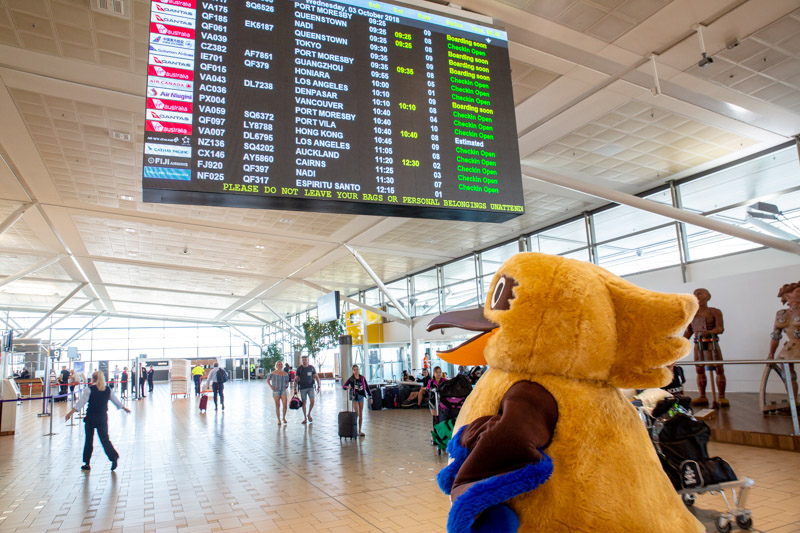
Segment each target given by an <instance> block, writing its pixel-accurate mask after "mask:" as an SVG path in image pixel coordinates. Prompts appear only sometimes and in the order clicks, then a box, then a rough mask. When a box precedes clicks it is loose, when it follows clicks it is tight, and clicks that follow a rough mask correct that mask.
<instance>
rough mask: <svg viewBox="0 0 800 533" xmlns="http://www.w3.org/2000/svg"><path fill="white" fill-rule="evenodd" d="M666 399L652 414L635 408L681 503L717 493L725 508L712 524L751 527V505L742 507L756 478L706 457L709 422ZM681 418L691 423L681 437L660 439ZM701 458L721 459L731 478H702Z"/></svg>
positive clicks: (724, 529)
mask: <svg viewBox="0 0 800 533" xmlns="http://www.w3.org/2000/svg"><path fill="white" fill-rule="evenodd" d="M667 403H669V404H671V405H666V404H664V405H663V406H662V404H661V402H659V405H657V406H656V408H655V409H654V410H653V414H655V415H656V416H653V415H651V414H650V413H648V412H647V411H646V410H644V409H642V408H640V409H638V411H639V414H640V416H641V418H642V421H643V422H644V424H645V427H646V428H647V430H648V433H649V434H650V438H651V440H652V443H653V446H654V447H655V449H656V452H657V453H658V457H659V459H660V461H661V466H662V467H663V468H664V471H665V472H666V473H667V476H668V477H669V479H670V481H671V482H672V485H673V486H674V487H675V489H676V491H677V492H678V494H679V495H680V496H681V499H682V500H683V503H684V505H686V506H687V507H692V506H693V505H694V504H695V501H696V500H697V497H698V496H700V495H701V494H719V495H721V496H722V499H723V501H724V502H725V506H726V507H727V508H728V511H727V512H723V513H720V515H719V517H718V518H717V521H716V524H715V525H716V527H717V530H718V531H720V532H721V533H728V532H729V531H731V529H732V526H733V524H734V523H736V525H737V526H738V527H739V528H741V529H745V530H747V529H750V528H751V527H753V513H752V511H751V510H750V509H747V508H745V504H746V501H747V494H748V492H749V490H750V488H751V487H753V486H754V485H755V481H753V480H752V479H750V478H748V477H741V478H739V477H737V476H736V474H735V473H734V472H733V470H732V469H731V468H730V465H728V464H727V463H726V462H725V461H723V460H721V459H719V458H717V457H715V458H710V459H709V458H708V452H707V450H706V442H707V441H708V437H709V435H710V432H711V431H710V429H709V428H708V425H707V424H706V423H705V422H702V421H698V420H696V419H695V418H694V417H692V416H691V413H690V412H688V411H687V410H686V409H683V408H681V407H679V406H678V401H677V400H675V399H671V400H669V401H668V402H667ZM659 412H660V414H659ZM684 421H685V422H686V423H687V424H692V425H693V426H694V427H691V428H686V429H687V430H688V431H686V432H685V433H683V434H681V435H680V438H679V439H675V440H674V442H672V441H669V442H667V441H664V442H662V439H661V432H662V430H663V429H664V427H665V425H669V424H680V423H681V422H684ZM689 421H691V422H689ZM674 435H675V434H674V433H673V436H674ZM704 460H706V461H712V462H713V461H717V462H718V463H722V464H723V465H724V467H727V472H728V474H729V476H730V477H732V478H733V479H731V480H727V481H721V482H716V483H714V482H710V483H706V481H705V480H703V475H702V471H701V470H702V469H701V468H699V466H700V465H699V463H700V462H703V461H704ZM728 491H730V493H731V494H730V496H728Z"/></svg>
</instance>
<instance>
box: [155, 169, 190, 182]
mask: <svg viewBox="0 0 800 533" xmlns="http://www.w3.org/2000/svg"><path fill="white" fill-rule="evenodd" d="M144 177H145V178H155V179H161V180H181V181H190V180H191V179H192V171H191V170H189V169H188V168H164V167H144Z"/></svg>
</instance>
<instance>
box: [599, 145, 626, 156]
mask: <svg viewBox="0 0 800 533" xmlns="http://www.w3.org/2000/svg"><path fill="white" fill-rule="evenodd" d="M624 150H625V147H624V146H620V145H618V144H607V145H605V146H601V147H600V148H598V149H597V150H595V151H594V153H596V154H598V155H604V156H606V157H614V156H615V155H617V154H618V153H620V152H622V151H624Z"/></svg>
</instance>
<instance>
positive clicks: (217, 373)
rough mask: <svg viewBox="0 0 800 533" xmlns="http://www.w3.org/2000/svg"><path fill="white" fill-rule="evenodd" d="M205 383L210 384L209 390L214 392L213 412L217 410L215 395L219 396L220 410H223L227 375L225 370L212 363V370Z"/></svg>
mask: <svg viewBox="0 0 800 533" xmlns="http://www.w3.org/2000/svg"><path fill="white" fill-rule="evenodd" d="M206 381H207V382H208V383H210V384H211V390H212V391H213V392H214V410H215V411H216V410H217V407H218V406H217V394H219V404H220V405H221V406H222V410H223V411H224V410H225V395H224V393H223V390H224V389H225V385H224V384H225V382H226V381H228V373H227V372H225V369H224V368H222V367H220V366H219V363H214V368H212V369H211V372H209V373H208V377H207V378H206Z"/></svg>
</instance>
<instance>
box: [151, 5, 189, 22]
mask: <svg viewBox="0 0 800 533" xmlns="http://www.w3.org/2000/svg"><path fill="white" fill-rule="evenodd" d="M153 6H154V7H155V9H156V11H158V12H159V13H161V14H164V15H174V16H176V17H186V18H190V19H194V17H195V15H196V14H197V11H195V10H194V9H190V8H186V7H179V6H170V5H164V4H153Z"/></svg>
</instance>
